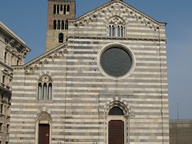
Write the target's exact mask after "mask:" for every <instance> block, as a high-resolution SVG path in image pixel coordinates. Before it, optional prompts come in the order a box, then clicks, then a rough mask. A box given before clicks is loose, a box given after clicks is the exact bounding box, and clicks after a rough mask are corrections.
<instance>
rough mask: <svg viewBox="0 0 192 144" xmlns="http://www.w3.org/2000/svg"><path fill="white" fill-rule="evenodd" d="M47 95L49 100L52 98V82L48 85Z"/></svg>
mask: <svg viewBox="0 0 192 144" xmlns="http://www.w3.org/2000/svg"><path fill="white" fill-rule="evenodd" d="M48 93H49V94H48V95H49V100H52V83H49V87H48Z"/></svg>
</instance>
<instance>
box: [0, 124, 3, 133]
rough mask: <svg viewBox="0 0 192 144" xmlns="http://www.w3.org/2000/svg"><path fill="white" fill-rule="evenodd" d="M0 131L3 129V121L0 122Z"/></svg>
mask: <svg viewBox="0 0 192 144" xmlns="http://www.w3.org/2000/svg"><path fill="white" fill-rule="evenodd" d="M0 131H1V132H2V131H3V123H0Z"/></svg>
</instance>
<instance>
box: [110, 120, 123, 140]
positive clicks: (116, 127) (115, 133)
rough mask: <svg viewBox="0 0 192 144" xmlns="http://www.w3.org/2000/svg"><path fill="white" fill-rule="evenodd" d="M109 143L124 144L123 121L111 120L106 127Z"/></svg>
mask: <svg viewBox="0 0 192 144" xmlns="http://www.w3.org/2000/svg"><path fill="white" fill-rule="evenodd" d="M108 130H109V131H108V134H109V144H124V122H123V121H121V120H112V121H110V122H109V128H108Z"/></svg>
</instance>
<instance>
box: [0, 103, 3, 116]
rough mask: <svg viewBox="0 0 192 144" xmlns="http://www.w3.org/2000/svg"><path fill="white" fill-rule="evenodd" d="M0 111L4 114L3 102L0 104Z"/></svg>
mask: <svg viewBox="0 0 192 144" xmlns="http://www.w3.org/2000/svg"><path fill="white" fill-rule="evenodd" d="M0 112H1V114H3V104H1V106H0Z"/></svg>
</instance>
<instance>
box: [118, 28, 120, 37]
mask: <svg viewBox="0 0 192 144" xmlns="http://www.w3.org/2000/svg"><path fill="white" fill-rule="evenodd" d="M118 37H120V26H118Z"/></svg>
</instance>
